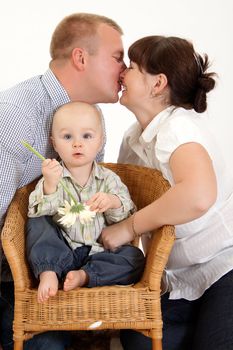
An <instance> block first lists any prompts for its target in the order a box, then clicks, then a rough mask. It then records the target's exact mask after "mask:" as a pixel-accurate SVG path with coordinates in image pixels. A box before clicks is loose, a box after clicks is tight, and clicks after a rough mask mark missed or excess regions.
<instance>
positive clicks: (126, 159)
mask: <svg viewBox="0 0 233 350" xmlns="http://www.w3.org/2000/svg"><path fill="white" fill-rule="evenodd" d="M207 119H208V118H207V115H206V114H204V113H202V114H198V113H196V112H195V111H193V110H185V109H183V108H176V109H174V107H168V108H167V109H165V110H163V111H162V112H161V113H159V114H158V115H157V116H156V117H155V118H154V119H153V120H152V121H151V123H150V124H149V125H148V126H147V128H146V129H145V130H144V131H143V130H142V129H141V126H140V124H139V123H138V122H136V123H135V124H133V125H132V126H131V127H130V128H129V129H128V130H127V131H126V133H125V135H124V138H123V141H122V145H121V149H120V154H119V158H118V162H119V163H133V164H138V165H143V166H147V167H150V168H155V169H158V170H160V171H161V172H162V174H163V176H164V178H166V179H167V180H168V181H169V183H170V184H171V186H172V185H174V179H173V177H172V173H171V170H170V166H169V159H170V156H171V154H172V153H173V152H174V151H175V150H176V148H177V147H179V146H180V145H182V144H184V143H187V142H197V143H199V144H201V145H202V146H203V147H204V148H205V149H206V151H207V152H208V154H209V156H210V158H211V159H212V162H213V167H214V170H215V173H216V178H217V186H218V196H217V200H216V202H215V204H214V205H213V206H212V207H211V208H210V209H209V210H208V212H207V213H206V214H205V215H203V216H202V217H201V218H198V219H196V220H193V221H191V222H189V223H186V224H182V225H177V226H176V241H175V244H174V247H173V249H172V252H171V255H170V258H169V261H168V264H167V267H166V270H165V273H164V283H165V285H166V288H167V290H168V291H170V299H180V298H185V299H188V300H194V299H197V298H199V297H200V296H201V295H202V294H203V293H204V291H205V290H206V289H207V288H209V287H210V286H211V285H212V284H213V283H214V282H216V281H217V280H218V279H219V278H220V277H222V276H223V275H224V274H226V273H227V272H228V271H230V270H232V269H233V179H232V178H231V176H230V174H229V172H228V171H227V168H226V165H225V163H224V160H223V157H222V155H221V153H220V150H219V149H218V147H217V145H216V143H215V140H214V138H213V136H212V134H211V132H210V130H209V129H208V120H207ZM177 204H178V203H177Z"/></svg>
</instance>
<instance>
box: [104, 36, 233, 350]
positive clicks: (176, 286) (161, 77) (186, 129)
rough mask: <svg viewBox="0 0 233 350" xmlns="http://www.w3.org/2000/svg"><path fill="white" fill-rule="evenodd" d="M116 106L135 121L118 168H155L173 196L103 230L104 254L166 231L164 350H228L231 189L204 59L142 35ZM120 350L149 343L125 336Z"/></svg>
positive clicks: (232, 308)
mask: <svg viewBox="0 0 233 350" xmlns="http://www.w3.org/2000/svg"><path fill="white" fill-rule="evenodd" d="M128 54H129V59H130V62H131V63H130V67H129V68H128V69H126V70H125V72H124V73H123V74H122V81H123V86H124V89H123V92H122V97H121V99H120V102H121V104H122V105H124V106H126V107H127V108H128V109H129V110H131V111H132V112H133V113H134V114H135V117H136V119H137V122H136V123H135V124H134V125H133V126H131V127H130V128H129V130H128V131H127V132H126V133H125V136H124V139H123V142H122V146H121V150H120V155H119V162H122V163H134V164H138V165H143V166H147V167H150V168H155V169H158V170H160V171H161V172H162V174H163V176H164V177H165V178H166V179H167V180H168V181H169V182H170V184H171V188H170V189H169V190H168V191H167V192H166V193H165V194H164V195H163V196H161V197H160V198H159V199H158V200H156V201H155V202H153V203H152V204H151V205H149V206H147V207H145V208H144V209H142V210H140V211H138V212H137V213H136V214H135V215H134V216H133V217H131V218H129V219H127V220H124V221H123V222H121V223H120V224H116V225H113V226H110V227H108V228H106V229H104V231H103V233H102V240H103V244H104V246H105V247H106V248H109V249H115V248H116V247H117V246H119V245H122V244H125V243H127V242H130V241H131V240H132V239H133V238H134V236H135V235H143V233H144V232H147V231H150V230H152V229H156V228H158V227H161V226H162V225H166V224H170V225H175V226H176V242H175V244H174V248H173V250H172V252H171V255H170V258H169V261H168V264H167V268H166V271H165V273H164V280H163V282H164V285H165V289H164V291H163V295H162V297H161V304H162V314H163V323H164V327H163V349H164V350H178V349H179V350H190V349H192V350H204V349H211V350H214V349H216V350H217V349H218V350H220V349H224V350H225V349H233V332H232V327H233V298H232V295H233V215H232V213H233V195H232V193H233V181H232V179H231V178H229V174H228V172H227V169H226V166H225V163H224V161H223V160H222V156H221V154H220V152H219V150H218V148H217V146H216V144H215V141H214V139H213V137H212V135H211V133H210V131H209V130H208V125H207V124H208V123H207V118H206V115H205V113H204V114H203V112H205V110H206V108H207V101H206V94H207V93H208V92H209V91H210V90H212V89H213V88H214V86H215V80H214V78H213V77H214V73H208V72H207V69H208V65H209V63H208V56H207V55H205V56H204V57H202V56H201V55H199V54H198V53H196V52H195V51H194V48H193V45H192V44H191V43H190V42H188V41H186V40H184V39H181V38H176V37H162V36H149V37H145V38H142V39H140V40H138V41H136V42H135V43H134V44H133V45H132V46H131V47H130V48H129V53H128ZM121 342H122V345H123V347H124V349H125V350H131V349H134V350H137V349H138V350H139V349H140V350H142V349H143V350H149V349H151V341H150V338H148V337H145V336H143V335H141V334H139V333H137V332H134V331H127V330H126V331H122V333H121Z"/></svg>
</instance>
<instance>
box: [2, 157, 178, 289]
mask: <svg viewBox="0 0 233 350" xmlns="http://www.w3.org/2000/svg"><path fill="white" fill-rule="evenodd" d="M102 165H104V166H106V167H108V168H110V169H111V170H113V171H114V172H116V173H117V174H118V175H119V176H120V178H121V180H122V181H123V182H124V183H125V185H126V186H127V187H128V189H129V192H130V194H131V196H132V199H133V201H134V203H135V204H136V206H137V208H138V210H139V209H141V208H143V207H145V206H146V205H148V204H150V203H152V202H153V201H154V200H156V199H157V198H159V197H160V196H161V195H162V194H163V193H164V192H166V191H167V190H168V189H169V187H170V186H169V184H168V182H167V181H166V180H165V179H164V178H163V177H162V175H161V173H160V172H159V171H157V170H154V169H148V168H145V167H140V166H136V165H131V164H116V163H102ZM36 183H37V180H36V181H34V182H32V183H30V184H28V185H27V186H25V187H23V188H21V189H19V190H17V192H16V194H15V197H14V199H13V201H12V203H11V205H10V207H9V209H8V212H7V216H6V220H5V224H4V227H3V230H2V242H3V248H4V251H5V254H6V257H7V259H8V261H9V264H10V266H11V270H12V273H13V277H14V282H15V287H16V288H17V289H18V290H24V289H25V288H29V287H31V286H32V285H34V282H33V281H34V279H33V277H32V274H31V272H30V269H29V267H28V264H27V260H26V256H25V223H26V220H27V211H28V197H29V194H30V193H31V191H32V190H33V189H34V187H35V184H36ZM14 225H18V227H17V230H16V231H18V234H17V235H16V234H14V233H12V232H16V231H15V230H11V228H12V227H14ZM19 231H20V234H19ZM155 236H156V237H155ZM161 236H162V238H164V240H166V239H167V238H168V242H169V244H168V248H167V249H168V251H169V250H170V249H171V239H170V236H174V230H173V228H171V227H170V226H168V227H165V228H163V229H160V230H157V231H156V235H153V239H152V241H151V247H150V249H156V247H157V245H158V244H160V240H161ZM149 259H151V261H150V264H147V267H146V269H145V272H144V275H143V278H142V282H141V283H145V284H147V283H149V284H151V285H152V287H153V286H154V285H155V284H156V286H157V284H158V283H160V276H158V281H157V280H156V281H155V280H154V277H153V276H151V269H152V270H153V266H156V265H158V264H159V266H161V269H160V270H161V274H162V271H163V268H164V266H165V263H166V259H165V261H164V259H161V257H160V256H155V257H151V256H150V257H149ZM148 265H150V266H149V267H148Z"/></svg>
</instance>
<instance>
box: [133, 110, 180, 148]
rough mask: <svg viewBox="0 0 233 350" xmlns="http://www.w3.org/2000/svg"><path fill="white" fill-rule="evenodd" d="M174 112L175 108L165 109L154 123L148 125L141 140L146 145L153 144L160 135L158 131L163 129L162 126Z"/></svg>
mask: <svg viewBox="0 0 233 350" xmlns="http://www.w3.org/2000/svg"><path fill="white" fill-rule="evenodd" d="M173 110H174V106H169V107H167V108H166V109H164V110H163V111H162V112H160V113H159V114H157V115H156V116H155V117H154V118H153V119H152V121H151V122H150V123H149V124H148V125H147V127H146V128H145V130H143V132H142V134H141V136H140V137H139V139H140V140H142V141H143V142H146V143H149V142H151V141H152V140H153V139H154V138H155V137H156V135H157V134H158V131H159V130H160V128H161V124H163V123H164V122H165V121H166V120H167V119H168V118H169V117H170V115H171V113H172V111H173Z"/></svg>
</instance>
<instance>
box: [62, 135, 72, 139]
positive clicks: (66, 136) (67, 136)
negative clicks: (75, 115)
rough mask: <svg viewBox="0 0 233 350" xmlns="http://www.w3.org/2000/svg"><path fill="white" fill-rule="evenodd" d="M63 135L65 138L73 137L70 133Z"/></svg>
mask: <svg viewBox="0 0 233 350" xmlns="http://www.w3.org/2000/svg"><path fill="white" fill-rule="evenodd" d="M63 137H64V139H65V140H70V139H71V135H70V134H65V135H64V136H63Z"/></svg>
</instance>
